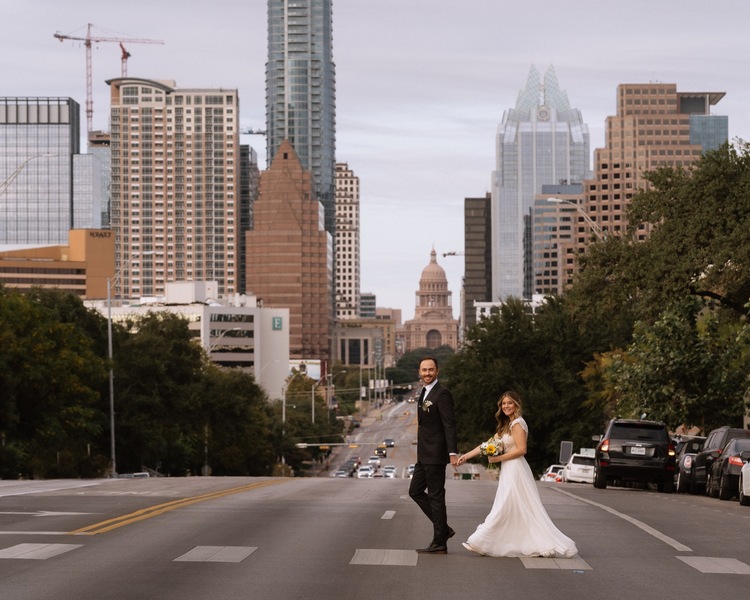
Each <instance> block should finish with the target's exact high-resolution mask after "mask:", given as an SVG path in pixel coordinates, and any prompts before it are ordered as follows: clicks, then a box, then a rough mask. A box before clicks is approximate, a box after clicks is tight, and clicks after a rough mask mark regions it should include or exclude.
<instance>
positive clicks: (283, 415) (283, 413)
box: [281, 371, 314, 477]
mask: <svg viewBox="0 0 750 600" xmlns="http://www.w3.org/2000/svg"><path fill="white" fill-rule="evenodd" d="M300 373H301V371H296V372H295V373H294V374H293V375H292V376H291V377H290V378H289V381H287V382H286V385H285V386H284V390H283V391H284V393H283V394H282V395H281V396H282V397H281V402H282V404H281V476H282V477H285V473H286V460H285V457H284V442H285V441H286V393H287V390H288V389H289V384H290V383H292V381H294V378H295V377H297V375H299V374H300ZM313 404H314V403H313Z"/></svg>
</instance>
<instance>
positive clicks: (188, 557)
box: [174, 546, 258, 563]
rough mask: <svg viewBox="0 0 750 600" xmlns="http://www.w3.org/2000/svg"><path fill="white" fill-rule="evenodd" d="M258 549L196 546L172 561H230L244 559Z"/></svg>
mask: <svg viewBox="0 0 750 600" xmlns="http://www.w3.org/2000/svg"><path fill="white" fill-rule="evenodd" d="M257 549H258V547H257V546H196V547H195V548H193V549H192V550H191V551H190V552H186V553H185V554H183V555H182V556H179V557H177V558H175V559H174V562H230V563H238V562H242V561H243V560H245V559H246V558H247V557H248V556H250V555H251V554H252V553H253V552H255V551H256V550H257Z"/></svg>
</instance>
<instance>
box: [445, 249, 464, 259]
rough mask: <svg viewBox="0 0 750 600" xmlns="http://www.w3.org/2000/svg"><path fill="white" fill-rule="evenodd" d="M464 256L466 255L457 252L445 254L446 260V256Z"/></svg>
mask: <svg viewBox="0 0 750 600" xmlns="http://www.w3.org/2000/svg"><path fill="white" fill-rule="evenodd" d="M463 255H464V253H463V252H455V251H454V252H443V258H445V257H446V256H463Z"/></svg>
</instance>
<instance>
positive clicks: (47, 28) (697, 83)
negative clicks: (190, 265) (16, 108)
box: [0, 0, 750, 320]
mask: <svg viewBox="0 0 750 600" xmlns="http://www.w3.org/2000/svg"><path fill="white" fill-rule="evenodd" d="M266 4H267V3H266V2H265V0H256V1H245V2H240V1H235V0H217V1H216V2H214V3H212V4H211V8H210V10H208V11H207V10H205V6H204V5H203V4H202V3H201V4H198V2H197V1H193V0H183V2H179V3H177V2H172V1H164V2H159V3H153V2H150V3H147V2H144V1H142V0H134V1H132V2H130V3H128V4H127V5H118V4H110V3H100V2H94V1H93V0H69V1H67V2H65V3H59V2H53V1H51V0H36V1H35V2H32V3H21V2H15V3H13V6H10V7H6V8H5V9H4V25H5V27H4V29H5V32H4V33H5V34H6V35H5V36H4V38H3V41H2V48H3V49H4V50H5V52H3V53H2V54H1V55H0V73H3V75H4V78H3V79H4V85H3V88H4V89H3V95H5V96H60V97H67V96H69V97H71V98H73V99H74V100H76V101H77V102H78V103H79V104H80V105H81V106H83V105H84V103H85V57H84V49H83V46H82V44H75V43H71V42H65V43H60V42H59V41H58V40H56V39H54V37H53V34H54V33H55V32H56V31H60V32H61V33H64V34H75V32H78V34H81V33H84V34H85V30H86V24H87V23H93V24H94V25H95V26H96V27H98V28H100V29H99V32H100V33H102V32H104V33H103V34H104V35H111V36H122V37H133V38H136V37H137V38H149V39H163V40H164V41H165V44H164V45H145V44H144V45H138V44H133V45H132V46H129V47H128V51H129V52H131V54H132V56H131V58H130V59H129V64H128V74H129V75H130V76H132V77H143V78H153V79H172V80H175V81H176V83H177V85H178V86H179V87H225V88H237V89H238V92H239V100H240V124H241V126H242V127H243V128H253V129H264V128H265V63H266V56H267V35H266V33H267V31H266V29H267V15H266ZM470 7H471V10H467V9H466V6H460V5H459V4H457V3H455V2H452V1H450V0H438V1H437V2H435V1H433V2H429V3H428V2H425V1H422V0H412V1H409V2H403V1H396V0H381V1H379V2H378V3H372V2H369V1H367V0H334V2H333V45H334V57H335V63H336V79H337V85H336V93H337V127H336V129H337V154H336V160H337V161H339V162H346V163H348V164H349V166H350V167H351V169H352V170H354V171H355V172H356V173H357V175H358V176H359V178H360V182H361V222H362V240H361V248H362V265H361V267H362V282H361V288H362V291H363V292H365V291H367V292H373V293H375V294H376V295H377V298H378V305H379V306H384V307H392V308H400V309H402V310H403V317H404V319H405V320H406V319H409V318H411V316H412V315H413V311H414V294H415V291H416V289H417V287H418V281H419V276H420V273H421V271H422V269H423V268H424V267H425V266H426V264H427V260H426V259H425V257H426V256H427V255H428V253H429V252H430V250H431V248H432V247H435V249H436V251H437V256H438V263H439V264H440V265H441V266H442V267H443V268H444V269H445V271H446V275H447V277H448V282H449V284H448V285H449V289H450V290H451V292H452V293H453V295H454V299H456V298H458V297H459V293H460V285H461V276H462V272H463V259H462V258H461V257H443V256H442V255H443V254H444V253H446V252H456V251H458V252H461V251H463V235H464V234H463V205H464V198H466V197H481V196H483V195H484V194H485V193H486V192H487V191H489V190H490V185H491V181H490V179H491V172H492V169H493V165H494V136H495V133H496V129H497V127H498V125H499V124H500V122H501V119H502V114H503V112H504V111H505V110H507V109H508V108H510V107H512V106H514V104H515V100H516V96H517V93H518V90H519V89H520V88H521V87H522V86H523V83H524V81H525V80H526V76H527V74H528V71H529V68H530V66H531V65H533V64H536V65H538V66H539V67H540V68H546V66H547V65H552V66H553V67H554V69H555V71H556V73H557V75H558V77H559V79H560V81H561V82H562V83H563V88H564V89H565V91H566V92H567V93H568V95H569V96H570V97H571V99H572V100H574V103H575V104H576V106H577V107H578V108H579V109H580V110H581V113H582V117H583V120H584V122H586V123H587V124H588V125H589V128H590V133H591V150H592V152H593V150H594V149H596V148H600V147H603V145H604V124H605V119H606V117H607V116H609V115H613V114H614V113H615V111H616V88H617V85H618V84H620V83H640V82H644V83H646V82H649V81H661V82H671V83H676V84H677V86H678V88H680V89H689V90H694V91H700V90H712V89H719V90H723V91H726V97H725V99H724V100H723V101H722V103H721V105H719V106H718V107H717V108H716V114H723V115H728V116H729V124H730V129H729V138H730V140H734V139H735V138H737V137H741V138H744V139H750V114H748V111H747V109H746V108H745V107H746V106H748V105H750V69H748V68H747V66H748V61H750V59H748V58H747V57H748V56H750V52H748V50H750V41H749V40H748V39H747V36H746V35H745V32H744V31H743V28H744V23H746V22H747V20H748V17H750V6H746V5H744V4H734V5H732V6H729V5H728V4H724V3H722V4H720V5H718V6H717V7H714V8H713V9H712V10H711V11H709V12H706V11H705V10H703V8H704V3H700V4H699V3H698V2H697V1H695V0H688V1H682V2H678V1H677V0H665V1H663V2H660V3H652V2H651V3H649V2H645V1H643V0H633V1H632V2H631V3H629V10H628V11H627V12H623V11H622V9H621V7H619V8H618V7H617V6H616V5H612V6H610V5H608V4H607V3H598V4H589V3H577V4H575V5H571V6H565V7H564V8H561V7H560V5H559V3H554V2H551V1H544V0H542V1H538V2H535V3H534V5H533V7H534V10H533V11H532V10H530V7H529V6H528V5H525V4H524V5H521V4H520V3H519V5H518V6H511V5H508V4H507V3H498V2H496V1H494V0H475V1H473V2H472V3H471V5H470ZM178 8H179V12H176V11H177V9H178ZM178 14H179V18H178V17H176V16H175V15H178ZM696 14H700V15H701V16H700V19H698V18H696V16H695V15H696ZM525 23H527V24H528V26H523V27H522V26H519V25H520V24H525ZM511 25H512V26H511ZM120 68H121V53H120V49H119V47H117V44H106V43H103V44H98V45H96V46H95V47H94V49H93V84H94V85H93V93H94V95H93V99H94V129H108V122H107V116H108V112H109V97H108V94H109V89H108V86H107V85H106V84H105V83H104V82H105V80H107V79H111V78H115V77H119V76H120ZM83 118H84V115H83V114H82V115H81V119H83ZM241 141H242V143H243V144H250V145H252V146H253V148H254V149H255V150H256V151H257V152H258V155H259V164H260V166H261V168H262V169H265V168H266V167H267V164H266V160H265V139H264V138H262V137H260V136H247V137H245V136H243V137H242V140H241ZM453 308H454V314H455V315H456V316H457V315H458V302H457V301H456V302H454V307H453Z"/></svg>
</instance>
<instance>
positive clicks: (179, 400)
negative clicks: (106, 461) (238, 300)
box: [114, 312, 204, 475]
mask: <svg viewBox="0 0 750 600" xmlns="http://www.w3.org/2000/svg"><path fill="white" fill-rule="evenodd" d="M115 340H116V342H117V348H116V350H115V352H114V357H115V412H116V414H117V421H116V439H117V463H118V471H120V472H128V471H140V470H141V469H142V468H144V467H148V468H152V469H155V470H158V471H161V472H164V473H168V474H171V475H184V474H185V473H186V472H187V470H188V465H189V464H190V462H191V457H192V456H194V455H195V451H196V448H195V446H196V444H198V443H199V442H200V440H201V439H202V436H203V425H204V423H202V422H198V421H196V420H195V419H193V418H192V415H194V414H195V412H196V410H197V407H196V403H197V402H198V401H197V399H196V393H195V389H196V387H197V386H198V384H199V382H200V381H201V377H202V370H203V357H202V351H201V348H200V346H198V345H197V344H196V343H195V342H194V341H193V340H192V337H191V334H190V331H189V329H188V324H187V321H186V320H185V319H183V318H182V317H180V316H177V315H173V314H170V313H165V312H160V313H149V314H147V315H145V316H143V317H139V318H137V319H135V320H133V321H131V322H129V323H128V324H127V327H126V328H122V329H121V328H120V327H119V326H118V327H117V334H116V335H115Z"/></svg>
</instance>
